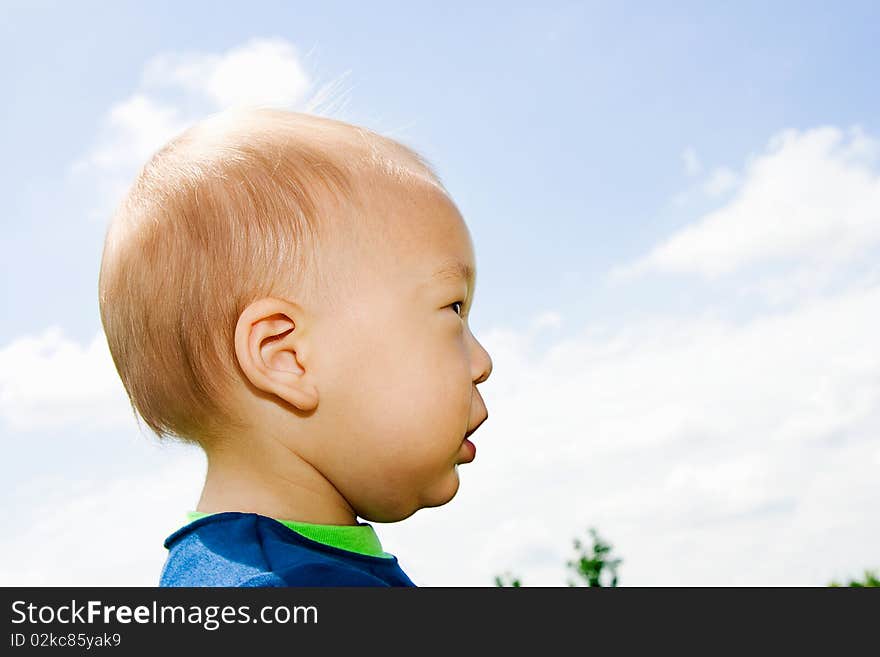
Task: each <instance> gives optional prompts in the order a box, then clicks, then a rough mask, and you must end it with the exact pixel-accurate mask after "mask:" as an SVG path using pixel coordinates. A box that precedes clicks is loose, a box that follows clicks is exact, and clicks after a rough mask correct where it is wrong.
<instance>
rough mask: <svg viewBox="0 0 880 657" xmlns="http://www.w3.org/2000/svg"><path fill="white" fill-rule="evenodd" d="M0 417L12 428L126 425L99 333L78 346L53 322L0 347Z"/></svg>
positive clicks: (127, 411) (127, 412) (124, 404)
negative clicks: (36, 331)
mask: <svg viewBox="0 0 880 657" xmlns="http://www.w3.org/2000/svg"><path fill="white" fill-rule="evenodd" d="M0 417H2V419H3V422H4V424H5V425H6V429H7V430H11V431H33V430H38V429H51V428H62V427H65V428H70V427H72V426H80V427H82V428H85V429H95V430H110V429H113V428H114V427H123V426H124V427H129V426H131V424H132V419H133V413H132V410H131V407H130V406H129V405H128V397H127V396H126V394H125V389H124V388H123V386H122V383H121V381H120V379H119V375H118V374H117V372H116V368H115V367H114V365H113V360H112V358H111V356H110V350H109V349H108V347H107V340H106V338H105V337H104V333H103V332H98V333H97V334H96V335H95V337H94V338H93V339H92V341H91V342H90V343H89V344H88V345H85V346H83V345H80V344H79V343H77V342H75V341H73V340H70V339H68V338H65V337H64V335H63V333H62V330H61V329H60V328H59V327H57V326H53V327H50V328H48V329H46V330H45V331H44V332H43V333H42V334H41V335H37V336H22V337H20V338H18V339H16V340H13V341H12V342H11V343H9V344H8V345H6V346H5V347H3V348H2V349H0Z"/></svg>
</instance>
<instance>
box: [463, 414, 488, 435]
mask: <svg viewBox="0 0 880 657" xmlns="http://www.w3.org/2000/svg"><path fill="white" fill-rule="evenodd" d="M488 419H489V414H488V413H486V414H485V415H484V416H483V419H482V420H480V421H479V422H477V423H476V424H475V425H474V428H473V429H468V432H467V433H466V434H464V437H465V440H467V439H468V438H469V437H470V436H471V434H472V433H473V432H474V431H476V430H477V429H479V428H480V425H482V424H483V422H485V421H486V420H488Z"/></svg>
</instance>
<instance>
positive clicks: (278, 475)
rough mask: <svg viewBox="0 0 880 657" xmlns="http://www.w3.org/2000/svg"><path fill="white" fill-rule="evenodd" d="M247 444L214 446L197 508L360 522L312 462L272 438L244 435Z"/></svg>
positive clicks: (336, 522)
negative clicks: (243, 447)
mask: <svg viewBox="0 0 880 657" xmlns="http://www.w3.org/2000/svg"><path fill="white" fill-rule="evenodd" d="M238 444H239V445H247V446H248V449H247V450H232V451H230V450H228V448H215V449H212V450H211V451H209V452H208V453H207V456H208V472H207V474H206V476H205V485H204V487H203V489H202V495H201V497H200V498H199V503H198V506H197V507H196V509H195V510H196V511H201V512H203V513H216V512H220V511H242V512H245V513H258V514H260V515H263V516H268V517H270V518H276V519H279V520H294V521H298V522H307V523H314V524H326V525H357V524H358V523H357V514H355V512H354V510H353V509H352V507H351V505H350V504H349V503H348V501H347V500H346V499H345V498H344V497H343V496H342V494H341V493H340V492H339V491H338V490H337V489H336V488H335V487H334V486H333V484H332V483H331V482H330V481H328V480H327V478H326V477H324V475H322V474H321V473H320V472H319V471H318V470H317V469H316V468H315V467H314V466H312V465H311V464H310V463H308V462H307V461H306V460H305V459H303V458H302V457H301V456H299V455H298V454H296V453H295V452H294V451H293V450H291V449H290V448H289V447H287V446H285V445H282V444H281V443H279V442H277V441H274V440H272V439H265V438H264V439H263V440H259V439H252V438H251V437H247V438H242V439H241V440H239V441H238Z"/></svg>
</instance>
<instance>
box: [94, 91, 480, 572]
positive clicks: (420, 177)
mask: <svg viewBox="0 0 880 657" xmlns="http://www.w3.org/2000/svg"><path fill="white" fill-rule="evenodd" d="M475 273H476V266H475V259H474V250H473V245H472V241H471V237H470V234H469V232H468V229H467V226H466V225H465V223H464V220H463V219H462V217H461V215H460V213H459V212H458V210H457V208H456V206H455V204H454V202H453V201H452V200H451V199H450V197H449V195H448V193H447V192H446V190H445V188H444V187H443V185H442V183H441V182H440V181H439V179H438V177H437V175H436V174H435V173H434V172H433V170H432V168H431V167H430V165H429V164H428V163H427V162H426V161H425V160H424V159H423V158H422V157H420V156H419V155H418V154H417V153H415V152H413V151H412V150H410V149H409V148H407V147H405V146H403V145H401V144H399V143H397V142H395V141H393V140H391V139H388V138H385V137H382V136H380V135H378V134H376V133H374V132H371V131H369V130H366V129H364V128H361V127H357V126H353V125H350V124H347V123H343V122H341V121H336V120H332V119H328V118H323V117H318V116H312V115H308V114H302V113H297V112H291V111H285V110H279V109H268V108H250V109H237V110H228V111H226V112H222V113H219V114H215V115H212V116H210V117H208V118H207V119H205V120H204V121H202V122H200V123H198V124H196V125H194V126H192V127H191V128H189V129H188V130H186V131H185V132H183V133H182V134H180V135H178V136H177V137H176V138H175V139H173V140H172V141H171V142H170V143H169V144H167V145H166V146H164V147H163V148H162V149H161V150H159V151H158V152H156V153H155V154H154V155H153V157H152V158H151V160H150V161H149V162H148V163H147V164H146V165H145V166H144V167H143V168H142V169H141V171H140V172H139V174H138V176H137V179H136V180H135V182H134V183H133V184H132V186H131V188H130V190H129V191H128V193H127V196H126V198H125V199H124V200H123V201H122V203H121V204H120V205H119V207H118V208H117V210H116V213H115V215H114V217H113V220H112V222H111V224H110V227H109V229H108V231H107V237H106V241H105V245H104V254H103V259H102V263H101V272H100V279H99V292H100V295H99V296H100V309H101V321H102V323H103V326H104V331H105V333H106V336H107V342H108V345H109V348H110V352H111V354H112V356H113V361H114V363H115V366H116V369H117V371H118V372H119V376H120V378H121V379H122V383H123V385H124V386H125V389H126V391H127V393H128V396H129V398H130V400H131V404H132V408H133V410H134V411H135V413H136V415H135V417H138V416H140V418H142V419H143V421H144V422H145V423H146V424H147V425H148V426H149V428H150V430H151V431H152V432H153V433H155V434H156V435H157V436H158V437H159V438H160V439H162V438H173V439H178V440H183V441H187V442H193V443H196V444H198V445H199V446H200V447H201V448H202V449H203V450H204V452H205V454H206V456H207V464H208V466H207V474H206V476H205V482H204V488H203V490H202V494H201V498H200V499H199V501H198V505H197V506H196V510H195V511H194V512H190V513H189V522H188V524H186V525H185V526H183V527H182V528H180V529H179V530H177V531H176V532H174V533H173V534H172V535H171V536H169V537H168V538H167V539H166V540H165V547H166V548H167V549H168V551H169V552H168V558H167V560H166V562H165V566H164V568H163V571H162V574H161V580H160V586H414V584H413V582H412V581H411V580H410V578H409V577H408V576H407V575H406V573H405V572H404V571H403V570H402V568H401V566H400V564H399V563H398V560H397V557H396V556H394V555H392V554H389V553H387V552H385V551H383V550H382V547H381V544H380V542H379V539H378V537H377V535H376V533H375V531H374V529H373V527H372V525H370V524H368V523H366V522H359V521H358V518H362V519H364V520H368V521H374V522H396V521H398V520H403V519H404V518H407V517H409V516H410V515H412V514H413V513H415V512H416V511H417V510H419V509H421V508H425V507H435V506H440V505H442V504H446V503H447V502H449V501H450V500H451V499H452V498H453V497H454V496H455V494H456V492H457V491H458V487H459V477H458V465H459V464H462V463H468V462H470V461H472V460H473V459H474V457H475V454H476V448H475V447H474V445H473V443H472V442H471V441H470V440H468V436H470V435H471V434H472V433H473V432H474V431H475V430H476V429H477V427H479V426H480V425H481V424H482V423H483V422H484V421H485V420H486V418H487V416H488V413H487V409H486V406H485V404H484V403H483V399H482V397H481V396H480V393H479V391H478V390H477V387H476V386H477V384H479V383H482V382H483V381H485V380H486V379H487V378H488V376H489V374H490V372H491V371H492V361H491V359H490V357H489V354H488V353H487V352H486V350H485V349H484V348H483V346H482V345H481V344H480V343H479V342H477V340H476V338H475V337H474V335H473V334H472V333H471V330H470V328H469V326H468V321H467V320H468V314H469V311H470V309H471V305H472V303H473V296H474V282H475Z"/></svg>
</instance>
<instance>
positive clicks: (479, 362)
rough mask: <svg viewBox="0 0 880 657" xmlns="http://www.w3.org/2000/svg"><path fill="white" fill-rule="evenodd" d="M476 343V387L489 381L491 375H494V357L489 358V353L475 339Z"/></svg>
mask: <svg viewBox="0 0 880 657" xmlns="http://www.w3.org/2000/svg"><path fill="white" fill-rule="evenodd" d="M474 342H475V343H476V345H477V355H476V358H475V359H474V364H475V366H476V378H474V385H477V384H480V383H482V382H483V381H485V380H486V379H488V378H489V375H490V374H492V357H491V356H489V352H488V351H486V350H485V349H484V348H483V345H481V344H480V342H479V341H478V340H477V339H476V338H474Z"/></svg>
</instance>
